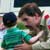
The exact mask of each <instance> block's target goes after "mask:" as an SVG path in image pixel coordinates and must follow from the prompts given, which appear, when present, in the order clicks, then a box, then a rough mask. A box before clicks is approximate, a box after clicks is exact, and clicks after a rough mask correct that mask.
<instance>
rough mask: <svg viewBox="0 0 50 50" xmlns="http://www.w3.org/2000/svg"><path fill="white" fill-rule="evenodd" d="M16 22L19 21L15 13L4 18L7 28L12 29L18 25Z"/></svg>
mask: <svg viewBox="0 0 50 50" xmlns="http://www.w3.org/2000/svg"><path fill="white" fill-rule="evenodd" d="M16 20H17V17H16V15H15V14H14V13H13V12H9V13H6V14H4V16H3V24H4V25H5V26H6V27H12V26H14V25H16Z"/></svg>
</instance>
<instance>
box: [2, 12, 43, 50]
mask: <svg viewBox="0 0 50 50" xmlns="http://www.w3.org/2000/svg"><path fill="white" fill-rule="evenodd" d="M16 21H17V17H16V15H15V14H14V13H13V12H9V13H6V14H5V15H4V16H3V24H4V25H5V27H7V32H6V35H4V38H3V42H2V45H1V47H2V48H3V49H5V50H14V47H15V45H19V44H22V43H23V39H24V40H25V41H26V42H27V43H30V44H32V43H35V42H36V41H37V40H38V39H39V38H40V37H41V36H42V34H43V31H41V32H39V33H38V35H37V36H35V37H31V36H30V35H28V34H27V33H25V32H23V31H21V30H19V29H18V28H16Z"/></svg>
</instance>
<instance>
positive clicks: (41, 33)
mask: <svg viewBox="0 0 50 50" xmlns="http://www.w3.org/2000/svg"><path fill="white" fill-rule="evenodd" d="M42 35H43V31H41V32H39V33H38V34H37V35H36V36H34V37H32V38H31V39H30V40H29V43H31V44H32V43H35V42H36V41H37V40H38V39H39V38H40V37H41V36H42Z"/></svg>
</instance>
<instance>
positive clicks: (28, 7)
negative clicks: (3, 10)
mask: <svg viewBox="0 0 50 50" xmlns="http://www.w3.org/2000/svg"><path fill="white" fill-rule="evenodd" d="M24 13H25V14H27V15H28V16H35V13H37V14H38V15H39V16H42V12H41V10H40V9H39V8H38V6H37V4H36V3H27V4H25V5H24V6H23V7H22V8H21V10H20V11H19V14H18V17H22V15H23V14H24Z"/></svg>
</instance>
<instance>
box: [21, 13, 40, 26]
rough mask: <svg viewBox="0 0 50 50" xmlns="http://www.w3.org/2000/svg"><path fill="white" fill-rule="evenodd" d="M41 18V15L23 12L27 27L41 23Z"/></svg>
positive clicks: (22, 18) (23, 19)
mask: <svg viewBox="0 0 50 50" xmlns="http://www.w3.org/2000/svg"><path fill="white" fill-rule="evenodd" d="M40 19H41V17H39V16H38V15H36V16H28V15H27V14H23V15H22V17H21V20H22V21H23V22H24V24H25V26H27V27H33V26H37V25H39V23H40Z"/></svg>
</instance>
